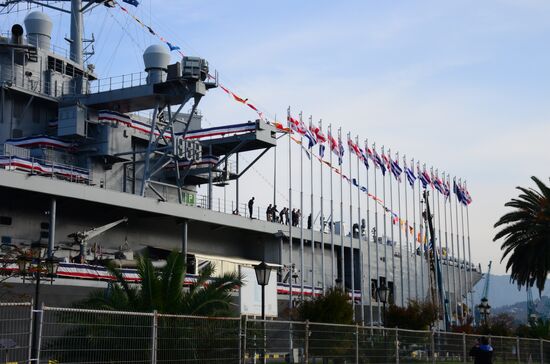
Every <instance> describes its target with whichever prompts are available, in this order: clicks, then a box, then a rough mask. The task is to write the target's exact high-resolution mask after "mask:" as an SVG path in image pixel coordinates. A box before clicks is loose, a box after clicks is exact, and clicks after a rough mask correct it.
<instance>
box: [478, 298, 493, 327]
mask: <svg viewBox="0 0 550 364" xmlns="http://www.w3.org/2000/svg"><path fill="white" fill-rule="evenodd" d="M477 307H478V309H479V315H480V316H481V320H482V322H483V324H485V325H487V321H488V318H489V315H490V314H491V305H490V304H489V300H488V299H487V298H486V297H483V298H482V299H481V303H480V304H479V305H478V306H477Z"/></svg>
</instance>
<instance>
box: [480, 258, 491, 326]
mask: <svg viewBox="0 0 550 364" xmlns="http://www.w3.org/2000/svg"><path fill="white" fill-rule="evenodd" d="M492 264H493V262H492V261H490V262H489V267H488V268H487V275H486V278H485V285H484V286H483V292H482V294H481V302H480V303H479V305H478V306H477V308H478V310H479V314H480V315H481V319H482V322H483V323H485V324H486V323H487V317H488V316H489V315H490V314H491V305H489V287H490V282H491V265H492Z"/></svg>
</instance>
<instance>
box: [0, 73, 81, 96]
mask: <svg viewBox="0 0 550 364" xmlns="http://www.w3.org/2000/svg"><path fill="white" fill-rule="evenodd" d="M0 82H2V83H4V84H6V85H7V86H15V87H20V88H22V89H25V90H28V91H31V92H34V93H37V94H41V95H46V96H49V97H61V96H65V95H74V94H75V90H76V89H75V85H74V83H73V82H71V81H57V80H56V81H54V82H49V81H45V80H44V79H43V78H42V77H41V76H40V75H34V74H32V73H30V72H28V71H25V69H24V68H23V67H15V69H14V68H12V67H11V66H6V65H0Z"/></svg>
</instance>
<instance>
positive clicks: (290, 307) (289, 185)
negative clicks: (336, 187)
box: [287, 106, 294, 319]
mask: <svg viewBox="0 0 550 364" xmlns="http://www.w3.org/2000/svg"><path fill="white" fill-rule="evenodd" d="M287 123H288V210H289V212H288V214H289V215H290V217H291V221H288V218H287V222H289V224H288V259H289V267H288V269H289V275H288V282H289V285H288V308H289V310H288V314H289V316H290V317H289V319H290V318H291V317H292V278H293V277H292V276H293V275H294V265H293V263H292V214H291V212H292V126H291V122H290V106H289V107H288V110H287Z"/></svg>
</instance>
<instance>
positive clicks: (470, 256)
mask: <svg viewBox="0 0 550 364" xmlns="http://www.w3.org/2000/svg"><path fill="white" fill-rule="evenodd" d="M464 190H465V191H467V190H468V189H467V187H466V180H465V181H464ZM468 195H469V193H468ZM469 205H470V201H467V202H466V208H465V209H466V229H467V230H466V231H467V233H468V260H469V264H470V290H471V291H470V299H471V303H472V310H473V309H474V286H473V284H474V280H473V275H472V269H473V267H472V249H471V246H470V216H469V214H468V207H469ZM473 317H474V320H473V323H474V325H475V324H476V318H475V315H473Z"/></svg>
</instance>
